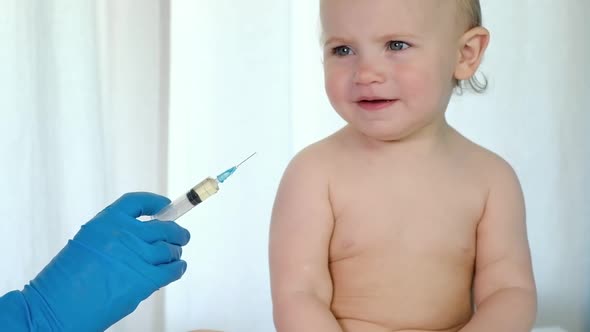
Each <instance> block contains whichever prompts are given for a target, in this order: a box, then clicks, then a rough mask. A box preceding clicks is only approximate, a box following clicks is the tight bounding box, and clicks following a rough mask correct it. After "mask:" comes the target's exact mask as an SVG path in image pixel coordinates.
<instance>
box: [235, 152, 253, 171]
mask: <svg viewBox="0 0 590 332" xmlns="http://www.w3.org/2000/svg"><path fill="white" fill-rule="evenodd" d="M255 154H256V152H254V153H253V154H251V155H250V156H249V157H248V158H246V159H244V160H243V161H242V162H241V163H239V164H237V165H236V168H238V167H240V165H241V164H243V163H245V162H246V161H248V159H250V158H252V157H254V155H255Z"/></svg>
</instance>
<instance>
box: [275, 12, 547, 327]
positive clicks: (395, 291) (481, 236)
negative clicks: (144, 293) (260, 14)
mask: <svg viewBox="0 0 590 332" xmlns="http://www.w3.org/2000/svg"><path fill="white" fill-rule="evenodd" d="M320 13H321V22H322V32H323V35H322V44H323V47H324V72H325V86H326V92H327V94H328V98H329V99H330V102H331V104H332V106H333V108H334V109H335V110H336V112H337V113H338V114H339V115H340V116H341V117H342V118H343V119H344V120H345V121H346V122H347V125H346V126H345V127H344V128H342V129H341V130H339V131H338V132H336V133H334V134H332V135H331V136H329V137H327V138H325V139H323V140H321V141H319V142H317V143H315V144H312V145H311V146H309V147H307V148H305V149H304V150H303V151H301V152H300V153H299V154H298V155H297V156H296V157H295V158H294V159H293V160H292V161H291V163H290V164H289V166H288V167H287V169H286V171H285V174H284V176H283V179H282V181H281V184H280V187H279V190H278V193H277V197H276V201H275V206H274V209H273V215H272V222H271V231H270V270H271V286H272V297H273V309H274V321H275V326H276V328H277V330H278V331H279V332H289V331H305V332H330V331H347V332H386V331H388V332H391V331H400V332H401V331H408V332H409V331H412V332H418V331H437V332H441V331H452V332H455V331H462V332H468V331H477V332H482V331H493V332H508V331H510V332H520V331H522V332H525V331H530V329H531V328H532V326H533V322H534V320H535V315H536V291H535V283H534V278H533V273H532V267H531V259H530V250H529V245H528V240H527V234H526V225H525V211H524V202H523V196H522V192H521V188H520V184H519V182H518V179H517V177H516V175H515V173H514V171H513V170H512V168H511V167H510V166H509V165H508V164H507V163H506V162H505V161H504V160H502V159H501V158H500V157H498V156H497V155H495V154H494V153H492V152H490V151H488V150H486V149H484V148H482V147H480V146H478V145H476V144H475V143H473V142H471V141H469V140H468V139H466V138H465V137H463V136H462V135H461V134H460V133H458V132H457V131H456V130H455V129H453V128H452V127H451V126H450V125H449V124H448V123H447V121H446V119H445V111H446V108H447V105H448V103H449V99H450V97H451V95H452V93H453V90H454V89H456V88H458V87H461V86H463V85H464V84H465V83H466V82H467V83H471V84H472V85H473V86H474V87H475V88H476V90H478V89H479V88H481V86H478V85H477V83H478V82H477V81H474V80H473V75H474V73H475V72H476V71H477V68H478V66H479V64H480V62H481V59H482V57H483V54H484V52H485V50H486V47H487V45H488V41H489V33H488V31H487V30H486V29H485V28H483V27H482V26H481V10H480V5H479V1H478V0H321V4H320Z"/></svg>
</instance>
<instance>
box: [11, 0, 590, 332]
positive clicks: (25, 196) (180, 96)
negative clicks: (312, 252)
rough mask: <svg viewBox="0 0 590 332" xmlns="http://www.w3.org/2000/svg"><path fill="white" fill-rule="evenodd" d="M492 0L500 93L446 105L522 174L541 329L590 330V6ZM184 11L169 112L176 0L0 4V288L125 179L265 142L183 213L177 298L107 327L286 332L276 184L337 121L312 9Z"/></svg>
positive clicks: (221, 4) (272, 5) (233, 157)
mask: <svg viewBox="0 0 590 332" xmlns="http://www.w3.org/2000/svg"><path fill="white" fill-rule="evenodd" d="M97 3H98V4H97ZM483 5H484V17H485V22H486V25H487V26H488V27H489V28H490V30H491V31H492V44H491V46H490V49H489V52H488V55H487V57H486V59H485V62H484V65H483V68H482V70H483V72H484V73H485V74H487V76H488V77H489V78H490V88H489V91H488V93H487V94H486V95H484V96H473V95H469V94H467V95H465V96H462V97H459V98H455V99H454V100H453V102H452V104H451V110H450V113H449V117H450V120H451V122H452V123H453V124H455V125H456V126H457V127H458V128H459V129H460V130H462V131H463V132H464V133H465V134H466V135H467V136H469V137H471V138H472V139H474V140H476V141H478V142H480V143H481V144H483V145H484V146H486V147H489V148H491V149H493V150H495V151H497V152H498V153H500V154H501V155H502V156H504V157H505V158H506V159H508V160H509V161H510V162H511V163H512V164H513V166H514V167H515V168H516V170H517V172H518V173H519V175H520V178H521V181H522V184H523V188H524V190H525V195H526V201H527V208H528V219H529V237H530V240H531V246H532V250H533V259H534V267H535V272H536V278H537V283H538V288H539V300H540V304H539V318H538V323H539V324H538V325H539V326H549V325H561V326H562V327H564V328H567V329H568V330H569V331H570V332H575V331H586V330H589V329H590V321H589V319H590V318H588V317H590V286H589V283H588V281H587V280H588V277H587V275H588V274H589V272H590V255H588V253H589V252H590V242H588V241H587V239H588V238H589V236H590V223H588V218H589V217H590V204H588V203H587V200H588V197H589V196H590V189H589V188H590V178H589V176H588V173H587V170H588V169H589V166H590V144H589V143H587V142H588V138H587V137H586V136H587V135H588V134H587V132H588V131H589V130H590V115H589V113H588V108H589V106H590V102H589V101H588V100H587V99H586V98H585V97H586V96H587V95H588V93H589V92H590V82H588V78H589V77H590V65H589V64H588V63H587V60H586V59H588V58H590V42H588V40H587V37H586V34H587V32H588V31H589V30H590V29H589V28H588V24H587V23H584V21H583V20H584V19H585V18H586V17H587V16H588V14H589V13H590V3H588V2H583V1H574V0H567V1H559V2H557V1H528V2H513V1H508V0H503V1H484V2H483ZM170 19H171V22H172V26H171V62H170V64H171V67H170V69H171V81H170V84H171V87H170V91H171V96H170V114H169V118H168V116H167V114H166V105H167V94H166V91H167V84H166V82H167V76H168V73H167V51H166V48H167V47H166V46H167V44H168V41H167V40H166V37H165V36H166V26H167V23H166V22H167V20H168V11H167V2H166V1H157V0H150V1H141V0H125V1H120V0H118V1H115V0H109V1H98V2H95V1H91V0H45V1H39V0H0V40H2V42H3V44H4V47H2V48H1V49H0V119H1V121H0V152H1V153H2V161H3V162H2V167H1V171H0V188H2V191H1V192H0V202H1V203H0V232H1V233H0V234H5V238H4V241H1V242H0V252H2V253H4V254H3V255H2V261H1V263H0V292H5V291H9V290H12V289H20V288H21V287H22V286H23V284H24V283H26V282H27V281H28V280H29V279H30V278H32V277H33V276H34V275H35V273H37V272H38V271H39V270H40V269H41V268H42V267H43V266H44V265H45V264H46V263H47V262H48V261H49V259H50V258H51V257H52V256H53V255H54V254H55V253H56V252H57V251H58V250H59V249H60V248H61V247H62V246H63V244H64V243H65V241H66V240H67V239H68V238H69V237H71V236H72V235H73V234H74V233H75V232H76V230H77V229H78V227H79V224H80V223H82V222H84V221H85V220H87V219H89V218H91V217H92V216H93V215H94V214H95V213H96V212H97V211H98V210H99V209H100V208H102V207H103V206H104V205H106V204H107V203H109V202H111V201H112V200H113V199H115V198H117V197H118V196H119V195H120V194H121V193H123V192H125V191H131V190H151V191H157V192H167V193H168V194H169V195H170V196H174V197H175V196H177V195H179V194H181V193H183V192H184V191H185V190H186V189H188V186H190V185H192V184H194V183H196V182H197V181H200V180H201V179H202V177H204V176H206V175H216V173H218V172H220V171H221V170H223V169H225V168H227V167H229V166H231V165H232V164H233V163H235V162H237V161H239V160H240V159H241V158H243V157H245V156H247V155H248V154H249V153H250V152H253V151H258V155H257V156H256V157H254V158H253V159H252V160H251V161H249V162H248V163H247V164H245V165H244V167H243V168H241V169H240V170H239V171H238V173H237V174H236V175H235V176H234V177H232V178H230V179H229V180H228V182H227V184H226V185H224V186H223V188H222V191H221V192H220V193H219V194H218V195H217V196H215V197H213V198H211V200H210V201H207V203H206V205H204V206H202V207H199V208H198V209H195V210H194V211H191V212H190V214H188V215H187V216H186V217H185V218H183V220H182V221H181V224H183V225H184V226H186V227H187V228H189V230H190V231H191V232H192V235H193V238H192V241H191V243H190V244H189V246H188V247H187V248H186V249H185V251H184V256H185V258H186V259H187V260H188V263H189V267H188V270H187V273H186V275H185V277H184V278H183V279H182V280H181V281H180V282H178V283H176V284H173V285H171V287H170V288H168V289H167V290H166V293H165V295H166V298H165V303H163V302H162V297H161V295H162V294H161V293H160V294H159V295H158V296H156V297H155V298H153V299H151V300H149V301H147V302H146V303H144V304H142V305H141V307H140V310H139V311H138V312H136V313H134V314H132V315H131V316H130V317H129V318H127V319H125V320H124V321H123V322H121V323H120V324H118V325H117V326H116V327H114V328H113V329H112V330H113V331H136V330H142V331H162V330H166V331H182V330H188V329H192V328H202V327H206V328H218V329H224V330H226V331H272V330H273V328H272V319H271V308H270V294H269V286H268V268H267V261H266V255H267V249H266V246H267V234H268V222H269V217H270V209H271V206H272V200H273V198H274V191H275V189H276V186H277V185H278V181H279V178H280V176H281V173H282V170H283V168H284V166H285V165H286V163H287V162H288V160H289V159H290V158H291V157H292V156H293V154H294V153H296V151H298V150H299V149H301V148H302V147H304V146H305V145H307V144H309V143H311V142H313V141H315V140H317V139H320V138H322V137H324V136H325V135H327V134H329V133H331V132H332V131H333V130H335V129H337V128H338V127H339V126H341V125H342V121H341V120H340V119H339V118H338V117H337V116H336V115H335V114H334V112H333V111H332V110H331V109H330V107H329V105H328V103H327V101H326V98H325V96H324V92H323V79H322V73H321V65H320V52H319V48H318V42H317V35H318V29H317V27H318V19H317V3H316V1H272V0H256V1H248V2H243V1H236V0H218V1H206V0H202V1H191V0H176V1H174V2H173V3H172V9H171V18H170ZM167 141H168V142H167ZM166 156H167V157H168V158H166ZM166 161H168V166H167V165H166ZM166 188H167V189H168V190H165V189H166ZM81 193H82V194H81ZM31 206H34V208H31ZM6 234H8V235H9V236H6ZM6 253H16V254H15V255H7V254H6ZM162 311H163V312H164V313H162Z"/></svg>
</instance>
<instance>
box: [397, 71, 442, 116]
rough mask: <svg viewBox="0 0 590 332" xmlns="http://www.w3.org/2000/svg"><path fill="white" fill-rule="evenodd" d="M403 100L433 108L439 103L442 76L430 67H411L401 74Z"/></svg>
mask: <svg viewBox="0 0 590 332" xmlns="http://www.w3.org/2000/svg"><path fill="white" fill-rule="evenodd" d="M399 77H400V80H401V84H400V85H401V87H402V94H403V96H402V97H403V98H405V99H406V101H408V102H410V103H411V104H422V105H423V106H424V107H431V106H433V105H434V104H436V103H438V100H439V99H440V96H441V90H442V88H443V87H442V84H441V79H440V76H439V75H437V74H436V73H435V72H434V71H431V70H429V69H428V67H425V66H423V67H421V66H411V67H407V68H404V70H402V71H400V72H399Z"/></svg>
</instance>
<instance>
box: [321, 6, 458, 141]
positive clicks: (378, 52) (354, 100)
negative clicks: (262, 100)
mask: <svg viewBox="0 0 590 332" xmlns="http://www.w3.org/2000/svg"><path fill="white" fill-rule="evenodd" d="M457 7H458V5H457V4H456V1H455V0H321V20H322V28H323V36H322V44H323V45H324V75H325V85H326V92H327V94H328V98H329V99H330V102H331V104H332V106H333V107H334V109H335V110H336V111H337V112H338V114H340V116H342V118H344V120H346V121H347V122H348V123H350V124H351V125H352V126H353V127H354V128H356V129H357V130H360V131H361V132H362V133H363V134H365V135H367V136H369V137H373V138H377V139H379V140H398V139H401V138H404V137H406V136H408V135H411V134H413V133H415V132H417V131H418V130H419V129H421V128H428V127H429V126H430V125H431V124H434V123H437V122H438V121H442V120H443V119H444V110H445V109H446V107H447V104H448V101H449V98H450V96H451V94H452V91H453V87H454V72H455V67H456V65H457V61H458V58H459V39H460V37H461V35H462V32H463V31H461V26H460V24H459V23H456V22H457V18H458V17H460V15H459V14H458V13H457V11H458V9H457Z"/></svg>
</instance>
